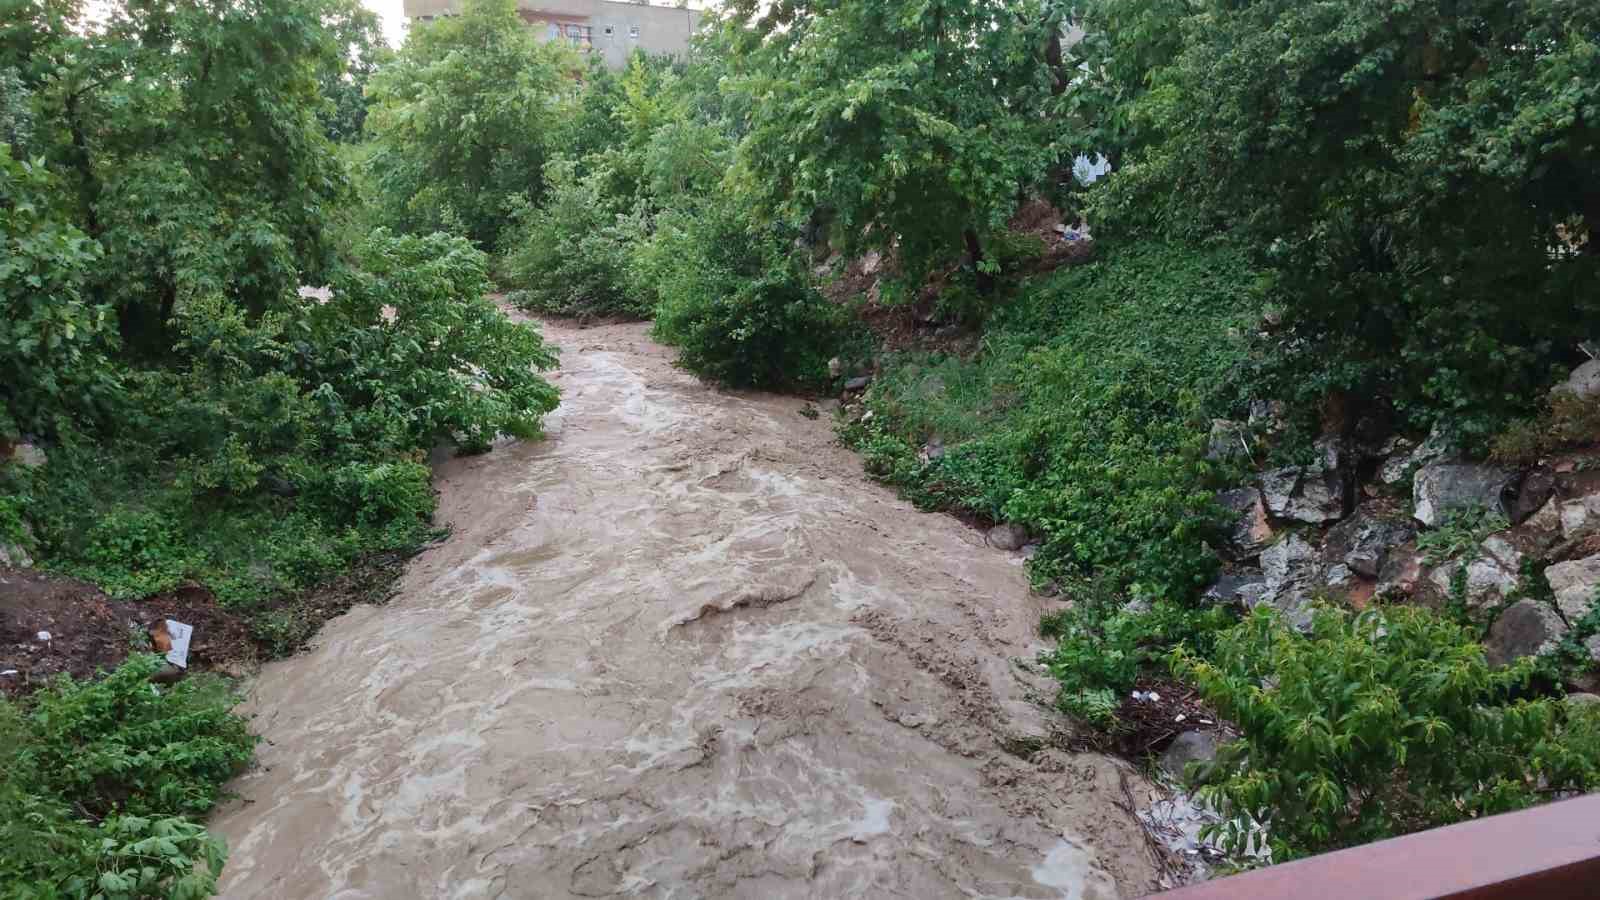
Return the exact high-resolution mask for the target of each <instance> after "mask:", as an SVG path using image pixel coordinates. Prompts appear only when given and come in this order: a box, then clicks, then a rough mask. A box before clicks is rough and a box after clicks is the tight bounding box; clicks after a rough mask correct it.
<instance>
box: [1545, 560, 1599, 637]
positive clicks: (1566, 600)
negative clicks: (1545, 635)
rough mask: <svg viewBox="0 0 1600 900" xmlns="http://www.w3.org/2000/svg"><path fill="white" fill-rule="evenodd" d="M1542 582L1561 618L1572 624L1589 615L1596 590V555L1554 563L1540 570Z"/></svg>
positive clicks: (1597, 573) (1597, 583)
mask: <svg viewBox="0 0 1600 900" xmlns="http://www.w3.org/2000/svg"><path fill="white" fill-rule="evenodd" d="M1544 580H1545V581H1546V582H1548V583H1549V585H1550V591H1551V593H1553V594H1555V598H1556V606H1557V607H1559V608H1560V609H1561V614H1562V615H1563V616H1566V617H1567V621H1568V622H1576V621H1578V620H1579V619H1581V618H1583V616H1584V614H1585V613H1587V612H1588V611H1589V606H1590V605H1591V604H1593V603H1594V600H1595V592H1596V590H1600V554H1596V555H1594V556H1589V557H1585V558H1584V559H1578V560H1573V561H1571V562H1563V563H1556V564H1555V565H1553V566H1550V567H1548V568H1546V569H1545V570H1544Z"/></svg>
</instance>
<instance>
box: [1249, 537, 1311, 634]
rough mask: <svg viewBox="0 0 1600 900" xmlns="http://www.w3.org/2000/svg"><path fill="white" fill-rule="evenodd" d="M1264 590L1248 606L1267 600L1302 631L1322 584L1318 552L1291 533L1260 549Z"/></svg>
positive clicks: (1305, 626) (1308, 620)
mask: <svg viewBox="0 0 1600 900" xmlns="http://www.w3.org/2000/svg"><path fill="white" fill-rule="evenodd" d="M1261 573H1262V575H1263V576H1264V577H1265V579H1266V590H1265V591H1263V592H1262V594H1261V597H1260V598H1259V599H1258V600H1257V601H1256V602H1255V603H1252V604H1250V605H1251V606H1259V605H1260V604H1262V603H1270V604H1271V605H1272V606H1273V607H1274V608H1276V609H1277V610H1278V611H1279V612H1280V613H1282V614H1283V617H1284V621H1286V622H1288V623H1289V624H1291V625H1293V626H1294V627H1295V628H1298V629H1300V630H1302V631H1304V630H1306V629H1308V628H1309V627H1310V626H1311V613H1312V609H1311V599H1312V596H1313V593H1314V591H1315V590H1316V588H1317V587H1318V586H1319V585H1320V584H1321V579H1322V567H1321V565H1320V564H1319V554H1318V553H1317V551H1316V549H1315V548H1314V547H1312V546H1311V545H1310V544H1309V543H1307V542H1306V540H1305V539H1304V538H1302V537H1300V536H1299V535H1297V534H1291V535H1289V536H1287V537H1285V538H1284V539H1283V540H1281V541H1279V542H1277V543H1276V544H1273V545H1272V546H1271V547H1268V548H1267V549H1265V550H1263V551H1261Z"/></svg>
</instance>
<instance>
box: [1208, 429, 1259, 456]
mask: <svg viewBox="0 0 1600 900" xmlns="http://www.w3.org/2000/svg"><path fill="white" fill-rule="evenodd" d="M1249 440H1250V433H1249V430H1248V429H1246V428H1245V426H1244V424H1243V423H1241V422H1233V421H1229V420H1228V419H1212V420H1211V435H1210V436H1209V437H1208V438H1207V439H1206V459H1210V460H1216V461H1219V462H1226V461H1227V460H1231V459H1246V460H1247V459H1249V458H1250V444H1249Z"/></svg>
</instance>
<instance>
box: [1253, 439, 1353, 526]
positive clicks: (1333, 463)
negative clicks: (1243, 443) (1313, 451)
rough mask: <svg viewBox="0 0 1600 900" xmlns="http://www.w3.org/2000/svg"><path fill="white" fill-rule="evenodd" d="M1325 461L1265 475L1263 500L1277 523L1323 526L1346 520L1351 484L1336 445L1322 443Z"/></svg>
mask: <svg viewBox="0 0 1600 900" xmlns="http://www.w3.org/2000/svg"><path fill="white" fill-rule="evenodd" d="M1317 446H1318V449H1319V450H1320V452H1321V456H1322V459H1321V461H1320V462H1319V463H1317V464H1314V465H1309V466H1287V467H1284V468H1281V469H1273V470H1272V471H1270V472H1265V473H1263V474H1262V475H1261V496H1262V499H1263V500H1264V501H1265V502H1266V505H1267V512H1268V513H1269V514H1271V516H1272V517H1273V518H1275V519H1286V520H1288V521H1292V522H1305V523H1307V524H1310V525H1322V524H1325V523H1327V522H1337V521H1339V520H1340V519H1342V518H1344V516H1345V512H1346V510H1347V509H1348V507H1347V504H1346V503H1345V497H1346V494H1347V488H1348V486H1349V485H1348V482H1347V479H1346V475H1345V469H1344V466H1343V465H1341V462H1342V460H1341V458H1340V450H1339V448H1338V445H1337V444H1336V443H1334V442H1332V441H1328V440H1324V441H1321V442H1319V443H1318V445H1317Z"/></svg>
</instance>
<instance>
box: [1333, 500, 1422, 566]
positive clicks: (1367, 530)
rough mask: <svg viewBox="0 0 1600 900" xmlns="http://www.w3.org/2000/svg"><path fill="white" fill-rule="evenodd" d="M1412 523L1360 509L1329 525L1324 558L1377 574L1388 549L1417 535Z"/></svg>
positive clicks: (1387, 553)
mask: <svg viewBox="0 0 1600 900" xmlns="http://www.w3.org/2000/svg"><path fill="white" fill-rule="evenodd" d="M1416 535H1417V530H1416V529H1415V528H1413V527H1412V526H1411V525H1410V524H1409V523H1407V522H1404V521H1401V520H1397V519H1389V518H1384V517H1382V516H1376V515H1373V514H1372V513H1370V512H1367V511H1366V510H1357V511H1356V513H1355V515H1353V516H1351V517H1350V518H1348V519H1345V520H1344V521H1343V522H1340V523H1339V524H1337V525H1335V526H1333V527H1332V528H1330V529H1328V536H1327V538H1326V540H1324V541H1323V544H1322V558H1323V561H1324V562H1326V563H1329V564H1333V563H1343V564H1345V565H1346V566H1349V567H1350V570H1351V571H1352V572H1355V573H1356V574H1358V575H1362V576H1364V577H1367V578H1377V577H1378V573H1379V572H1381V571H1382V570H1383V563H1384V560H1385V559H1387V558H1388V555H1389V550H1390V549H1391V548H1393V547H1395V546H1396V545H1398V544H1403V543H1405V542H1406V541H1409V540H1411V539H1412V538H1414V537H1416Z"/></svg>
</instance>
